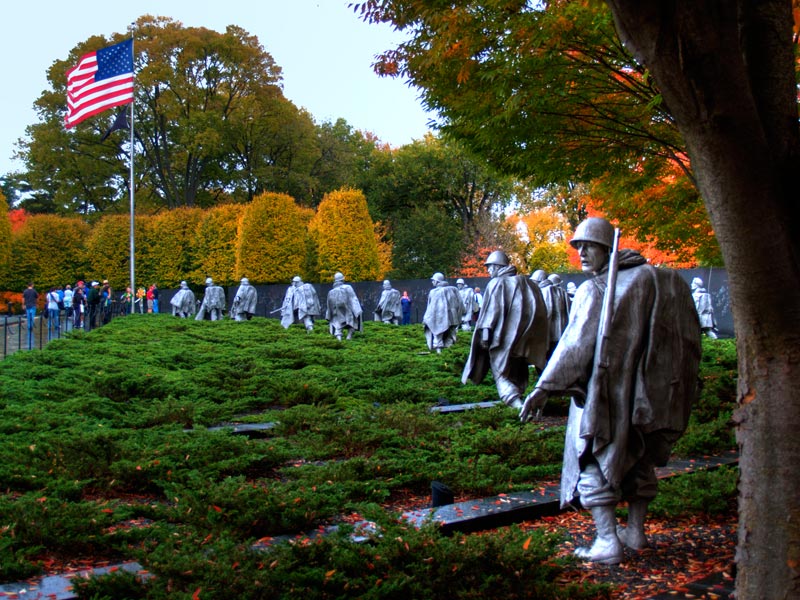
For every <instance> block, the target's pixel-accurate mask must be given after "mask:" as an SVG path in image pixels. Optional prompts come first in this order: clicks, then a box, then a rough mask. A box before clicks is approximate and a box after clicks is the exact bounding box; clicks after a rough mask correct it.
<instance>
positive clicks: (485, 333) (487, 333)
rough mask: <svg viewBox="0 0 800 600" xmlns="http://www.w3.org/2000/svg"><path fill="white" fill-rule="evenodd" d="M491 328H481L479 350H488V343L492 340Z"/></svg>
mask: <svg viewBox="0 0 800 600" xmlns="http://www.w3.org/2000/svg"><path fill="white" fill-rule="evenodd" d="M491 338H492V330H491V329H481V339H480V342H479V345H480V347H481V350H488V349H489V345H490V344H491V341H492V339H491Z"/></svg>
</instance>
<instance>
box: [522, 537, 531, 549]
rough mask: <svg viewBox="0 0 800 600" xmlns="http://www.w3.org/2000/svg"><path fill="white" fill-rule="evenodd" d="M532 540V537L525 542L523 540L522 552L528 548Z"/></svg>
mask: <svg viewBox="0 0 800 600" xmlns="http://www.w3.org/2000/svg"><path fill="white" fill-rule="evenodd" d="M532 538H533V536H531V537H529V538H528V539H527V540H525V543H524V544H522V549H523V550H527V549H528V548H529V547H530V545H531V539H532Z"/></svg>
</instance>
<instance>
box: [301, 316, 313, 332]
mask: <svg viewBox="0 0 800 600" xmlns="http://www.w3.org/2000/svg"><path fill="white" fill-rule="evenodd" d="M303 325H305V326H306V331H312V330H313V329H314V319H312V318H311V317H304V318H303Z"/></svg>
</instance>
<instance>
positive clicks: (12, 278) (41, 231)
mask: <svg viewBox="0 0 800 600" xmlns="http://www.w3.org/2000/svg"><path fill="white" fill-rule="evenodd" d="M88 236H89V226H88V225H87V224H86V223H84V222H83V221H82V220H81V219H79V218H76V217H72V218H68V217H59V216H56V215H31V216H29V217H28V218H27V219H25V221H24V223H23V224H22V226H21V227H20V228H19V230H18V231H16V232H15V233H14V234H12V235H11V262H10V265H9V269H8V275H7V281H8V287H9V288H11V289H22V288H23V287H25V285H26V284H27V282H28V281H34V282H35V283H36V285H37V286H39V288H40V289H46V288H49V287H53V286H57V285H64V284H66V283H72V282H74V281H75V280H76V279H77V278H78V277H80V276H82V275H83V274H84V273H85V272H86V269H87V263H86V258H87V256H88V254H87V252H88V248H87V244H86V240H87V238H88Z"/></svg>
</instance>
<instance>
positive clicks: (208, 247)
mask: <svg viewBox="0 0 800 600" xmlns="http://www.w3.org/2000/svg"><path fill="white" fill-rule="evenodd" d="M244 211H245V207H243V206H242V205H241V204H222V205H220V206H215V207H213V208H210V209H208V210H207V211H206V212H205V213H204V215H203V220H202V221H201V222H200V226H199V227H198V228H197V231H196V232H195V236H194V242H193V246H194V248H196V249H197V268H196V269H195V271H194V273H193V274H192V277H193V279H194V280H195V281H205V278H206V277H211V278H212V279H213V280H214V283H216V284H218V285H230V284H232V283H233V282H234V281H235V280H236V237H237V235H238V232H239V220H240V219H241V217H242V214H243V213H244Z"/></svg>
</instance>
